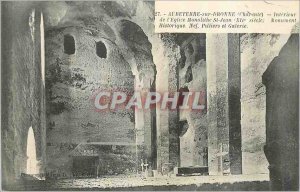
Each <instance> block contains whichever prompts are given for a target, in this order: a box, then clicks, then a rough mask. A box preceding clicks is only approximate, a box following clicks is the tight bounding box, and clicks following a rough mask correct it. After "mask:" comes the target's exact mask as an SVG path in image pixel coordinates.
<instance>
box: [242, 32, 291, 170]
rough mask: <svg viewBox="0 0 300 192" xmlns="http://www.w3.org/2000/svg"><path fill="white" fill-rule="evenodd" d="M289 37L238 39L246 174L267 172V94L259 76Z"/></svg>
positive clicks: (246, 36) (266, 35)
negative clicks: (239, 44)
mask: <svg viewBox="0 0 300 192" xmlns="http://www.w3.org/2000/svg"><path fill="white" fill-rule="evenodd" d="M288 37H289V35H275V34H245V35H243V36H242V37H241V83H242V84H241V126H242V151H243V173H245V174H251V173H268V172H269V171H268V168H267V167H268V162H267V159H266V157H265V154H264V152H263V146H264V144H265V142H266V124H265V113H266V105H265V104H266V93H265V86H264V85H263V84H262V74H263V73H264V71H265V70H266V69H267V67H268V66H269V64H270V63H271V61H272V60H273V59H274V57H276V56H277V55H278V53H279V51H280V49H281V48H282V47H283V45H284V44H285V43H286V41H287V39H288ZM258 162H259V163H258Z"/></svg>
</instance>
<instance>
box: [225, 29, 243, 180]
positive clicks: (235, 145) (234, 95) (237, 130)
mask: <svg viewBox="0 0 300 192" xmlns="http://www.w3.org/2000/svg"><path fill="white" fill-rule="evenodd" d="M240 64H241V61H240V34H228V110H229V111H228V115H229V158H230V173H231V174H233V175H235V174H242V143H241V138H242V136H241V101H240V99H241V65H240Z"/></svg>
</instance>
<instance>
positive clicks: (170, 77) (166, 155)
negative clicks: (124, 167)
mask: <svg viewBox="0 0 300 192" xmlns="http://www.w3.org/2000/svg"><path fill="white" fill-rule="evenodd" d="M161 41H162V43H163V46H162V47H160V49H162V50H161V53H163V55H161V58H160V59H161V60H160V61H157V72H158V73H157V79H156V90H157V91H158V92H159V93H161V94H162V93H165V92H169V93H172V92H176V91H177V90H178V69H177V67H178V65H177V63H178V58H179V57H180V53H179V47H178V46H177V45H176V43H175V41H174V37H173V36H172V35H170V34H162V39H161ZM177 57H178V58H177ZM156 114H157V117H156V118H157V119H156V122H157V132H156V134H157V170H158V172H161V173H162V174H167V173H168V172H170V171H172V170H173V168H174V167H175V166H179V127H178V126H179V115H178V111H177V110H168V109H165V110H161V109H160V105H157V112H156Z"/></svg>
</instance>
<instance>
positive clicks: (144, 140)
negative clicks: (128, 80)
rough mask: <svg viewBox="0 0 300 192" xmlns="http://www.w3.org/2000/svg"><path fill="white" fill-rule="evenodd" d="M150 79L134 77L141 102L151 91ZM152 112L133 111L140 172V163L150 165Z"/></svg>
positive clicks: (146, 110) (148, 110)
mask: <svg viewBox="0 0 300 192" xmlns="http://www.w3.org/2000/svg"><path fill="white" fill-rule="evenodd" d="M151 83H152V82H151V80H150V78H147V77H144V78H143V79H142V81H140V80H139V78H138V76H135V91H136V92H140V93H141V95H142V100H144V99H145V98H146V97H147V94H148V92H150V90H151ZM152 123H153V122H152V110H151V109H144V108H143V109H137V108H136V109H135V130H136V146H137V164H138V170H141V166H140V165H141V163H142V162H143V163H146V162H147V163H148V164H149V165H150V164H151V165H152V145H153V142H152Z"/></svg>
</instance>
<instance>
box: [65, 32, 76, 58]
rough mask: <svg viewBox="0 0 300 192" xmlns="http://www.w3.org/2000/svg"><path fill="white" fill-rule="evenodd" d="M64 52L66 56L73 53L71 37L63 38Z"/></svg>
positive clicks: (73, 40)
mask: <svg viewBox="0 0 300 192" xmlns="http://www.w3.org/2000/svg"><path fill="white" fill-rule="evenodd" d="M64 51H65V53H66V54H68V55H72V54H74V53H75V39H74V37H73V36H72V35H65V36H64Z"/></svg>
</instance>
